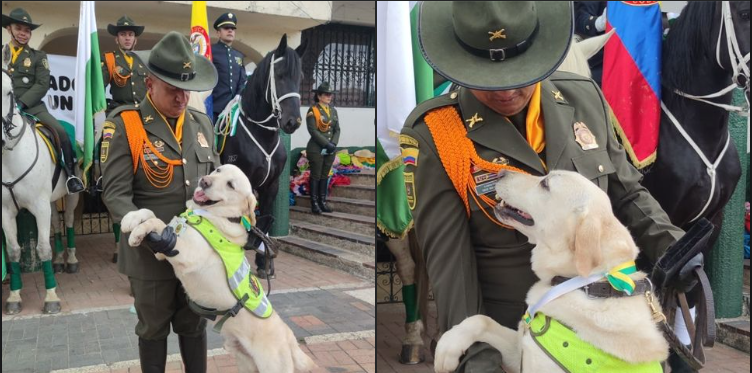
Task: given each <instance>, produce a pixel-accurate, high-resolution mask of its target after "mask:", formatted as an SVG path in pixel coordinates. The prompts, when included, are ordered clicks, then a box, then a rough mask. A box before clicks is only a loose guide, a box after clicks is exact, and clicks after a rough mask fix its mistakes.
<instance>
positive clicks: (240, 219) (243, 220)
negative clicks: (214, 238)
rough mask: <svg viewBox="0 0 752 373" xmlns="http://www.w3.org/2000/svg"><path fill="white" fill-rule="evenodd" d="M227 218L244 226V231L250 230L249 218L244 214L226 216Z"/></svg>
mask: <svg viewBox="0 0 752 373" xmlns="http://www.w3.org/2000/svg"><path fill="white" fill-rule="evenodd" d="M227 220H229V221H230V222H232V223H238V224H243V227H244V228H245V230H246V231H248V232H250V231H251V225H252V224H251V219H250V218H249V217H248V216H246V215H243V216H238V217H234V218H227Z"/></svg>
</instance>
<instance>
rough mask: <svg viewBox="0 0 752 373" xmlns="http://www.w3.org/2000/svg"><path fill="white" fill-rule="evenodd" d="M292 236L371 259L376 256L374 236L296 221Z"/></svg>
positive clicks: (291, 222)
mask: <svg viewBox="0 0 752 373" xmlns="http://www.w3.org/2000/svg"><path fill="white" fill-rule="evenodd" d="M290 234H291V235H294V236H296V237H300V238H305V239H307V240H311V241H313V242H319V243H324V244H327V245H331V246H334V247H336V248H339V249H342V250H346V251H351V252H354V253H357V254H362V255H367V256H369V257H371V258H373V257H375V255H376V238H375V237H373V236H365V235H362V234H357V233H353V232H351V231H346V230H342V229H337V228H331V227H324V226H321V225H317V224H311V223H306V222H303V221H294V220H293V221H290Z"/></svg>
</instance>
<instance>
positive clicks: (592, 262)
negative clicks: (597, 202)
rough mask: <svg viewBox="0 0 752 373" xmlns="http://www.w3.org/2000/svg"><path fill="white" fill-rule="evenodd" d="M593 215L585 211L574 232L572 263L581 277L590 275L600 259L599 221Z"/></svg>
mask: <svg viewBox="0 0 752 373" xmlns="http://www.w3.org/2000/svg"><path fill="white" fill-rule="evenodd" d="M594 215H595V214H588V213H587V212H585V213H584V214H583V216H582V219H581V220H580V224H579V225H578V226H577V229H576V230H575V234H574V264H575V268H576V269H577V273H578V274H579V275H580V276H582V277H587V276H590V271H592V270H593V268H595V267H597V266H598V265H600V263H601V260H602V255H601V247H600V246H601V229H602V227H601V221H600V219H598V218H597V217H596V216H594Z"/></svg>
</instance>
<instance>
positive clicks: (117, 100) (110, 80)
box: [102, 15, 147, 114]
mask: <svg viewBox="0 0 752 373" xmlns="http://www.w3.org/2000/svg"><path fill="white" fill-rule="evenodd" d="M107 32H109V33H110V35H112V36H114V37H115V44H117V46H118V49H117V50H115V51H112V52H107V53H105V54H103V55H102V80H103V81H104V86H105V88H107V86H108V85H109V86H110V93H111V94H112V100H110V101H108V102H107V114H109V113H110V112H111V111H112V110H113V109H115V108H116V107H118V106H121V105H135V106H136V107H138V106H139V105H140V103H141V101H143V100H144V98H145V97H146V74H147V71H146V68H145V67H144V65H143V64H142V63H141V61H139V60H138V59H135V60H134V58H133V54H132V53H133V49H134V48H135V47H136V43H137V42H138V37H139V36H140V35H141V33H143V32H144V26H139V25H137V24H136V23H135V22H134V21H133V20H132V19H131V18H130V17H128V16H127V15H124V16H122V17H120V19H118V21H117V24H114V25H113V24H109V25H107Z"/></svg>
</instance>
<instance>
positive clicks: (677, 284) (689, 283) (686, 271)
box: [668, 253, 704, 293]
mask: <svg viewBox="0 0 752 373" xmlns="http://www.w3.org/2000/svg"><path fill="white" fill-rule="evenodd" d="M703 263H704V257H703V255H702V253H699V254H697V255H695V257H694V258H692V259H690V260H689V261H688V262H687V264H685V265H684V267H682V268H681V269H680V270H679V275H678V276H676V279H675V280H674V281H673V282H672V283H669V285H668V286H670V287H672V288H674V289H676V290H678V291H680V292H684V293H686V292H689V291H690V290H692V289H693V288H694V287H695V285H697V277H696V276H695V275H694V271H695V268H702V266H703Z"/></svg>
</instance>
